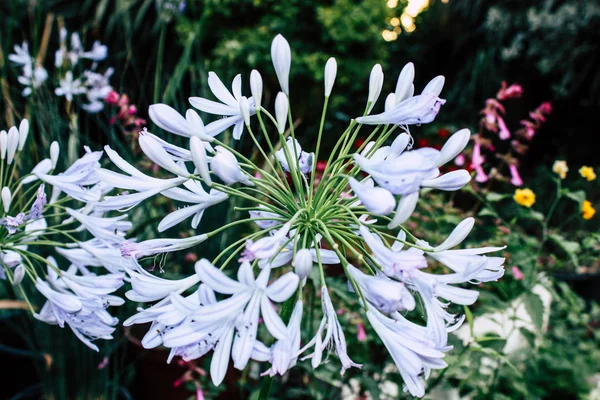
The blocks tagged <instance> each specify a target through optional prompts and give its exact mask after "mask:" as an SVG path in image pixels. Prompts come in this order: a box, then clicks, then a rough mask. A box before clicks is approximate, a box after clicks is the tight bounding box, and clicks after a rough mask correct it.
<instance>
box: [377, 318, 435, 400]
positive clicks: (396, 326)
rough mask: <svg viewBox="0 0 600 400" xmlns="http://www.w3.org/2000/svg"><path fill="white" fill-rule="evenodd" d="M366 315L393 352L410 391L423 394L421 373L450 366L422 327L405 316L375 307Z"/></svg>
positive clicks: (393, 357) (421, 395)
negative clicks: (396, 317)
mask: <svg viewBox="0 0 600 400" xmlns="http://www.w3.org/2000/svg"><path fill="white" fill-rule="evenodd" d="M367 318H368V319H369V322H370V323H371V326H372V327H373V328H374V329H375V332H377V334H378V335H379V337H380V338H381V340H382V342H383V344H384V345H385V347H386V348H387V349H388V351H389V352H390V355H391V356H392V359H393V360H394V362H395V363H396V366H397V367H398V371H399V372H400V375H401V376H402V379H403V380H404V383H405V384H406V387H407V388H408V391H409V392H410V394H412V395H413V396H417V397H423V396H424V395H425V386H424V382H423V378H422V376H423V375H424V374H425V376H427V375H428V374H429V372H428V371H429V370H430V369H442V368H445V367H446V366H447V364H446V363H445V362H444V361H443V360H442V358H443V357H444V353H443V352H442V351H440V350H438V349H437V348H436V346H435V342H433V341H432V340H428V339H427V338H426V337H425V335H424V333H425V332H424V331H425V329H424V328H423V327H421V326H419V325H416V324H414V323H412V322H410V321H408V320H406V319H402V320H394V319H391V318H388V317H386V316H384V315H382V314H381V313H380V312H379V311H377V310H375V309H373V308H369V310H368V311H367Z"/></svg>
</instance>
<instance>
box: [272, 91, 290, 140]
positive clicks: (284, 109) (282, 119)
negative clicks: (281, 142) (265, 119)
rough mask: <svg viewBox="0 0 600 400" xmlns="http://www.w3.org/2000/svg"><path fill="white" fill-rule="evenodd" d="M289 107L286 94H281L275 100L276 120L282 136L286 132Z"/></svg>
mask: <svg viewBox="0 0 600 400" xmlns="http://www.w3.org/2000/svg"><path fill="white" fill-rule="evenodd" d="M289 107H290V104H289V103H288V99H287V96H286V95H285V93H283V92H279V93H278V94H277V97H276V98H275V119H276V120H277V130H278V131H279V133H281V134H283V132H285V123H286V121H287V116H288V110H289Z"/></svg>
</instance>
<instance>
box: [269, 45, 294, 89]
mask: <svg viewBox="0 0 600 400" xmlns="http://www.w3.org/2000/svg"><path fill="white" fill-rule="evenodd" d="M271 59H272V60H273V67H275V73H276V74H277V80H278V81H279V85H280V86H281V90H282V91H283V92H284V93H285V94H287V95H289V94H290V84H289V79H290V66H291V63H292V50H291V49H290V44H289V43H288V42H287V40H285V38H284V37H283V36H281V35H277V36H275V39H273V43H272V44H271Z"/></svg>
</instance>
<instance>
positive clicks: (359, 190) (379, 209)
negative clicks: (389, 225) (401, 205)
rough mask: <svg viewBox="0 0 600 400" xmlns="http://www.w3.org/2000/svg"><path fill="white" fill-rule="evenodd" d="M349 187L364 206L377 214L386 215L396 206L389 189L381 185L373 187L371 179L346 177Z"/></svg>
mask: <svg viewBox="0 0 600 400" xmlns="http://www.w3.org/2000/svg"><path fill="white" fill-rule="evenodd" d="M348 183H349V184H350V187H351V188H352V190H353V191H354V193H355V194H356V197H358V199H359V200H360V202H361V203H362V205H363V206H365V208H366V209H367V210H368V211H370V212H372V213H374V214H377V215H388V214H389V213H391V212H392V211H393V210H394V207H395V206H396V199H394V195H393V194H391V193H390V192H389V190H387V189H384V188H382V187H373V181H372V180H370V184H369V182H366V183H361V182H358V181H357V180H356V179H354V178H348Z"/></svg>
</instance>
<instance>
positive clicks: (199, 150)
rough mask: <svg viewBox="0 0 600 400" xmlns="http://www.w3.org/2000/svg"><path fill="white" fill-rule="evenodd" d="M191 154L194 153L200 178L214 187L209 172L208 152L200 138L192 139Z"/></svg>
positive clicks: (193, 158)
mask: <svg viewBox="0 0 600 400" xmlns="http://www.w3.org/2000/svg"><path fill="white" fill-rule="evenodd" d="M190 152H191V153H192V160H193V161H194V166H195V167H196V170H197V171H198V173H199V174H200V177H201V178H202V179H203V180H204V182H205V183H206V184H207V185H208V186H210V185H212V179H211V178H210V173H209V171H208V160H207V158H206V150H205V149H204V145H203V144H202V141H201V140H200V138H198V137H196V136H192V137H191V138H190Z"/></svg>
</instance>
